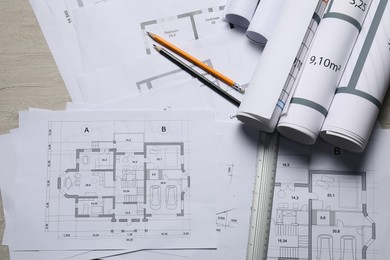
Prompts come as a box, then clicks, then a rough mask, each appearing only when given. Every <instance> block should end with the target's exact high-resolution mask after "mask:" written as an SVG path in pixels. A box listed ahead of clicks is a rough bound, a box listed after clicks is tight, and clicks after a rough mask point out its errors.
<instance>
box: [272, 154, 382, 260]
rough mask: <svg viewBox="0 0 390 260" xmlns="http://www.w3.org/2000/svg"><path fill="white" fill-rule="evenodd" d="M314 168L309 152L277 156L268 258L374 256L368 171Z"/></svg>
mask: <svg viewBox="0 0 390 260" xmlns="http://www.w3.org/2000/svg"><path fill="white" fill-rule="evenodd" d="M311 168H312V167H311V166H310V156H309V155H292V154H282V155H279V157H278V168H277V174H276V182H275V189H274V200H273V209H272V220H271V229H270V240H269V249H268V258H267V259H279V260H281V259H284V260H287V259H288V260H292V259H294V260H295V259H296V260H298V259H313V260H314V259H315V260H324V259H326V260H336V259H337V260H363V259H373V258H370V257H368V254H369V250H373V245H372V244H373V242H374V241H375V239H376V232H377V227H376V224H375V220H374V219H373V214H374V212H373V210H372V199H370V198H372V194H373V192H374V189H373V185H372V182H371V181H370V180H369V179H367V173H366V172H365V171H359V170H335V169H320V170H318V169H311ZM370 203H371V205H370Z"/></svg>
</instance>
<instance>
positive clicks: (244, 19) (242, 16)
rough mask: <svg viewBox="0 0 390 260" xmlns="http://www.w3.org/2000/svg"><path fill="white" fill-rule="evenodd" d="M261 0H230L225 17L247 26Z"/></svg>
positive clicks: (236, 23)
mask: <svg viewBox="0 0 390 260" xmlns="http://www.w3.org/2000/svg"><path fill="white" fill-rule="evenodd" d="M258 3H259V0H229V2H228V3H227V4H226V13H225V18H226V20H227V21H228V22H229V23H232V24H234V25H238V26H241V27H245V28H247V27H248V26H249V23H250V22H251V20H252V16H253V14H254V13H255V10H256V6H257V4H258Z"/></svg>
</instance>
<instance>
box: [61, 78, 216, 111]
mask: <svg viewBox="0 0 390 260" xmlns="http://www.w3.org/2000/svg"><path fill="white" fill-rule="evenodd" d="M205 107H209V108H211V107H210V106H207V105H206V103H205V100H204V98H203V95H202V91H201V88H200V87H199V81H198V80H196V79H190V80H186V81H183V82H180V83H175V84H172V85H167V86H164V87H163V88H152V89H150V90H149V91H145V92H142V93H139V94H134V95H131V96H127V97H124V98H120V99H116V100H113V101H110V102H106V103H101V104H99V105H90V104H89V105H88V104H84V103H68V104H67V106H66V109H67V110H128V109H131V110H139V109H158V110H163V109H165V110H167V109H189V108H192V109H199V108H205Z"/></svg>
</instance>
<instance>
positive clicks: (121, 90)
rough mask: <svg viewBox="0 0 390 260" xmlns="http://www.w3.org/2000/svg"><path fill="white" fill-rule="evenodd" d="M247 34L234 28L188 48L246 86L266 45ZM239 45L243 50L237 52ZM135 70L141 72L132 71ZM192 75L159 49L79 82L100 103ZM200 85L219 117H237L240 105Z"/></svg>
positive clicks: (90, 99)
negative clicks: (256, 41) (260, 43)
mask: <svg viewBox="0 0 390 260" xmlns="http://www.w3.org/2000/svg"><path fill="white" fill-rule="evenodd" d="M243 34H244V32H242V31H238V30H230V31H228V32H225V33H221V34H216V35H215V36H210V37H208V38H205V39H200V40H197V41H193V42H192V43H191V44H188V45H186V47H184V49H186V50H187V49H190V50H191V51H190V52H191V54H193V55H194V56H196V57H198V58H199V59H201V60H202V61H204V62H206V63H208V64H209V65H212V66H213V67H214V68H216V69H217V70H219V71H220V72H222V73H224V74H225V75H228V76H229V77H230V78H233V79H234V80H235V81H236V82H238V83H240V84H241V85H242V86H244V87H245V86H246V85H247V83H248V82H249V80H250V78H251V76H252V73H253V71H254V69H255V67H256V64H257V62H258V60H259V59H261V53H262V48H260V47H259V46H256V45H254V44H253V43H251V42H250V41H249V40H248V39H246V38H245V37H242V36H243ZM237 49H240V50H242V51H241V52H237V51H236V50H237ZM206 50H207V51H206ZM140 68H142V69H140ZM146 68H147V69H146ZM133 71H137V73H131V72H133ZM190 78H192V77H191V76H190V75H189V74H188V73H186V72H184V71H182V70H181V69H180V68H178V67H177V66H176V65H175V64H173V63H172V62H170V61H169V60H167V59H166V58H164V57H162V56H161V55H159V54H158V53H156V54H154V55H149V56H147V57H144V58H139V59H137V60H133V61H128V62H124V63H121V64H117V65H115V66H111V67H109V68H107V69H102V70H98V71H96V72H93V73H89V74H86V75H85V76H83V77H80V78H79V83H80V86H81V90H82V92H83V96H84V98H85V100H86V101H87V102H89V103H100V102H103V101H104V100H110V99H117V98H118V97H124V96H128V95H133V94H136V93H137V94H138V93H144V92H147V91H148V90H150V89H154V88H161V87H164V86H166V85H167V84H172V83H174V82H180V81H183V80H188V79H190ZM216 83H217V84H219V86H220V87H221V88H223V89H225V90H226V91H228V92H229V93H230V94H232V95H234V96H235V97H236V98H238V99H242V94H240V93H238V92H237V91H235V90H233V89H232V88H230V87H228V86H227V85H225V84H224V83H222V82H218V81H216ZM199 86H201V88H202V91H203V94H204V97H205V100H206V103H208V104H210V106H212V107H213V108H214V109H215V110H216V113H217V118H218V119H227V120H229V118H230V117H234V115H235V113H236V110H237V107H235V106H234V105H232V104H231V103H230V102H229V101H227V100H226V99H224V98H223V97H221V96H220V95H219V94H217V93H215V92H214V91H212V90H210V89H208V87H205V86H204V85H203V84H202V83H200V82H199Z"/></svg>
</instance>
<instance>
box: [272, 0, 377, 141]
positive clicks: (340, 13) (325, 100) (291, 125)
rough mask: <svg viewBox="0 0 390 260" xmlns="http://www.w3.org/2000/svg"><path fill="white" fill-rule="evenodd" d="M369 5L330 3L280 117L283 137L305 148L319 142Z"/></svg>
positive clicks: (365, 0)
mask: <svg viewBox="0 0 390 260" xmlns="http://www.w3.org/2000/svg"><path fill="white" fill-rule="evenodd" d="M370 4H371V0H359V1H355V0H351V1H339V0H336V1H334V0H332V1H331V2H330V3H329V6H328V9H327V11H326V13H325V14H324V18H323V20H322V21H321V24H320V26H319V27H318V31H317V34H316V37H315V39H314V42H313V45H312V47H311V49H310V51H309V54H308V56H307V59H308V60H307V63H306V66H305V69H304V70H303V72H302V75H301V78H300V80H299V83H298V85H297V87H296V89H295V92H294V94H293V96H292V99H291V102H290V104H289V107H288V109H287V111H286V113H283V115H282V116H281V117H280V120H279V123H278V127H277V129H278V131H279V132H280V133H281V134H283V135H284V136H286V137H288V138H290V139H292V140H294V141H297V142H300V143H304V144H313V143H314V142H315V141H316V139H317V137H318V134H319V132H320V129H321V127H322V124H323V122H324V120H325V116H326V114H327V113H328V109H329V107H330V104H331V102H332V99H333V96H334V92H335V90H336V88H337V85H338V83H339V81H340V78H341V76H342V73H343V71H344V69H345V66H346V64H347V61H348V58H349V56H350V54H351V52H352V49H353V46H354V44H355V42H356V39H357V37H358V35H359V32H360V30H361V27H362V24H363V21H364V19H365V17H366V14H367V12H368V9H369V6H370Z"/></svg>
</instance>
